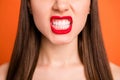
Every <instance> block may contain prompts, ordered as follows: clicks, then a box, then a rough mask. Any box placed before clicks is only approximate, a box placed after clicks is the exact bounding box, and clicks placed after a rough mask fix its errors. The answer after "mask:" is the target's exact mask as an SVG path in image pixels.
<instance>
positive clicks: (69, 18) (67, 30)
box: [51, 16, 72, 34]
mask: <svg viewBox="0 0 120 80" xmlns="http://www.w3.org/2000/svg"><path fill="white" fill-rule="evenodd" d="M53 19H68V20H70V22H71V23H70V26H69V27H68V28H67V29H63V30H58V29H55V28H54V27H53V25H52V20H53ZM51 30H52V32H53V33H55V34H67V33H69V32H70V31H71V30H72V18H71V17H70V16H64V17H59V16H52V17H51Z"/></svg>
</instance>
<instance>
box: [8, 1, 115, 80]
mask: <svg viewBox="0 0 120 80" xmlns="http://www.w3.org/2000/svg"><path fill="white" fill-rule="evenodd" d="M90 9H91V10H90V14H89V15H88V18H87V22H86V25H85V27H84V29H83V30H82V32H81V33H80V34H79V36H78V51H79V55H80V59H81V61H82V63H83V65H84V68H85V75H86V79H87V80H113V78H112V74H111V71H110V67H109V63H108V60H107V56H106V52H105V48H104V44H103V40H102V35H101V29H100V21H99V14H98V1H97V0H91V7H90ZM40 43H41V33H40V32H39V31H38V29H37V28H36V26H35V24H34V20H33V17H32V15H31V14H30V12H29V9H28V0H21V8H20V17H19V24H18V31H17V36H16V41H15V45H14V49H13V53H12V57H11V61H10V65H9V69H8V74H7V77H6V80H32V77H33V73H34V70H35V67H36V64H37V61H38V56H39V49H40Z"/></svg>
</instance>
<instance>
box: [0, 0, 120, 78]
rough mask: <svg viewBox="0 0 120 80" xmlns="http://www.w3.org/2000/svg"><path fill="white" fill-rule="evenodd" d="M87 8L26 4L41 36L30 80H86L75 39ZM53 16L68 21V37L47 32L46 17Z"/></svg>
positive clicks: (67, 1)
mask: <svg viewBox="0 0 120 80" xmlns="http://www.w3.org/2000/svg"><path fill="white" fill-rule="evenodd" d="M89 7H90V0H30V3H29V8H30V9H31V14H32V15H33V18H34V21H35V24H36V27H37V28H38V30H39V31H40V32H41V33H42V34H43V36H42V44H41V48H40V56H39V59H38V63H37V66H36V69H35V72H34V75H33V80H86V78H85V74H84V67H83V65H82V64H81V62H80V59H79V57H78V50H77V44H78V43H77V38H78V34H79V33H80V32H81V31H82V29H83V28H84V25H85V22H86V19H87V15H88V14H89ZM46 13H47V14H46ZM55 15H57V16H68V15H69V16H71V17H72V19H73V24H72V27H73V28H72V31H71V32H70V33H68V34H63V35H58V34H54V33H53V32H52V31H51V28H50V17H51V16H55ZM46 45H47V46H46ZM53 49H54V50H53ZM73 51H74V52H73ZM8 65H9V64H5V65H3V66H1V68H0V77H1V78H2V79H1V80H5V76H6V73H7V69H8ZM110 66H111V70H112V73H113V76H114V80H118V76H119V75H120V74H119V73H120V69H119V67H116V66H115V65H113V64H110Z"/></svg>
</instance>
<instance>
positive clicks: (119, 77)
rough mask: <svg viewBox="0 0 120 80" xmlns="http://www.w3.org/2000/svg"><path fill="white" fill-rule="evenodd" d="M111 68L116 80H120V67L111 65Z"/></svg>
mask: <svg viewBox="0 0 120 80" xmlns="http://www.w3.org/2000/svg"><path fill="white" fill-rule="evenodd" d="M110 67H111V71H112V75H113V78H114V80H120V67H119V66H117V65H115V64H113V63H110Z"/></svg>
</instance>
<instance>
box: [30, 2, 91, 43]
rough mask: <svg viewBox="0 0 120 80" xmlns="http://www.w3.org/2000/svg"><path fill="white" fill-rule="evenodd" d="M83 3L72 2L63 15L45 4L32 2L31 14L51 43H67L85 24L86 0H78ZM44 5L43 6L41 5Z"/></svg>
mask: <svg viewBox="0 0 120 80" xmlns="http://www.w3.org/2000/svg"><path fill="white" fill-rule="evenodd" d="M78 1H79V2H80V1H83V2H84V3H83V4H82V3H78V2H77V3H74V2H72V3H71V4H70V5H71V6H72V8H71V7H69V6H68V10H67V11H66V12H65V14H64V13H63V14H64V15H61V14H59V13H57V14H56V13H55V12H54V11H52V10H51V8H49V7H52V4H51V6H48V5H47V4H46V5H45V4H39V5H40V6H38V5H37V3H36V4H34V2H33V3H32V5H31V6H32V14H33V18H34V22H35V24H36V27H37V28H38V30H39V31H40V32H41V33H42V35H43V36H44V38H45V39H46V40H47V41H49V42H51V43H52V44H68V43H71V42H72V41H74V40H77V37H78V35H79V33H80V32H81V31H82V29H83V28H84V26H85V23H86V19H87V15H88V13H89V5H90V3H88V2H87V1H88V0H78ZM41 6H45V7H41Z"/></svg>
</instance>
